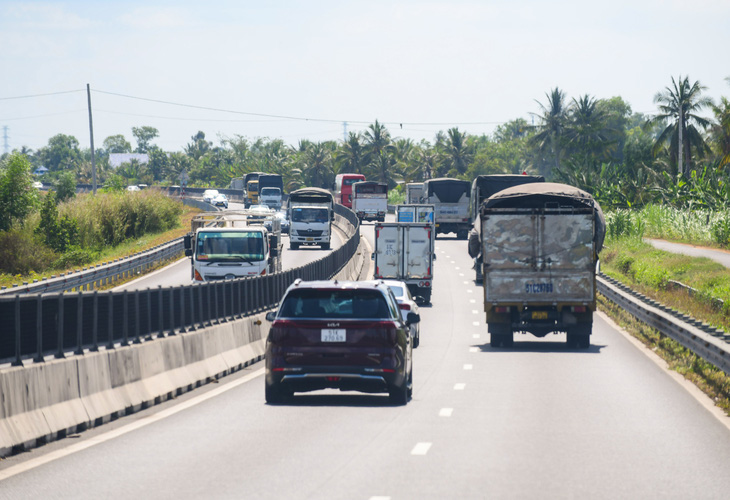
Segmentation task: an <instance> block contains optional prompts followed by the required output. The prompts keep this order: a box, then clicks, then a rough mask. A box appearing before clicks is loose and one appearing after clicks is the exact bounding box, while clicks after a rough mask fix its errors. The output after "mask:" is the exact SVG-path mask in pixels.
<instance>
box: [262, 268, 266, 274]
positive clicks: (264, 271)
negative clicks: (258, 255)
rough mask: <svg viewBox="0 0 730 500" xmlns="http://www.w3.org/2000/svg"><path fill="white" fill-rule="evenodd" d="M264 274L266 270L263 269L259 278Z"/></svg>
mask: <svg viewBox="0 0 730 500" xmlns="http://www.w3.org/2000/svg"><path fill="white" fill-rule="evenodd" d="M264 274H266V268H264V270H263V271H261V276H263V275H264Z"/></svg>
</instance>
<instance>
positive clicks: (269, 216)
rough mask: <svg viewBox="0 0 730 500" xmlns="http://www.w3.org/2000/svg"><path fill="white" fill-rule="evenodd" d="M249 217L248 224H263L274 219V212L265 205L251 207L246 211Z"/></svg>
mask: <svg viewBox="0 0 730 500" xmlns="http://www.w3.org/2000/svg"><path fill="white" fill-rule="evenodd" d="M246 211H247V212H249V213H250V214H251V215H250V216H249V218H248V221H249V225H250V224H263V223H264V221H266V220H273V219H274V217H273V216H274V211H273V210H271V209H270V208H269V207H267V206H266V205H251V206H250V207H248V209H247V210H246Z"/></svg>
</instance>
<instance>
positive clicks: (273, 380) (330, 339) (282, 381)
mask: <svg viewBox="0 0 730 500" xmlns="http://www.w3.org/2000/svg"><path fill="white" fill-rule="evenodd" d="M266 319H267V320H269V321H271V322H272V324H271V329H270V330H269V335H268V337H267V339H266V402H267V403H281V402H284V401H285V400H286V399H287V398H288V397H290V396H292V395H293V394H294V392H306V391H316V390H319V389H326V388H335V389H340V390H342V391H361V392H369V393H376V392H387V393H388V394H389V395H390V399H391V401H392V402H393V403H395V404H398V405H404V404H406V403H407V402H408V398H409V397H410V395H411V393H412V390H413V388H412V384H413V364H412V346H413V339H411V337H410V333H409V332H410V329H409V326H410V324H414V323H418V322H419V321H420V317H419V315H418V314H415V313H410V314H408V316H407V321H403V319H402V318H401V315H400V311H399V309H398V303H397V301H396V299H395V297H394V296H393V293H392V292H391V291H390V289H389V288H388V287H387V286H386V285H384V284H382V283H372V282H370V283H366V282H358V281H301V280H297V281H295V282H294V284H292V285H291V286H290V287H289V288H288V289H287V291H286V292H285V293H284V297H283V298H282V299H281V302H280V303H279V310H278V311H277V312H270V313H268V314H267V315H266Z"/></svg>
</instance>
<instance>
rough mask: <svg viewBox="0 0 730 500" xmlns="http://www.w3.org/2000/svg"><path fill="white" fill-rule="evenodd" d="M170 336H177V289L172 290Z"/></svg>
mask: <svg viewBox="0 0 730 500" xmlns="http://www.w3.org/2000/svg"><path fill="white" fill-rule="evenodd" d="M168 335H175V289H174V288H170V330H169V332H168Z"/></svg>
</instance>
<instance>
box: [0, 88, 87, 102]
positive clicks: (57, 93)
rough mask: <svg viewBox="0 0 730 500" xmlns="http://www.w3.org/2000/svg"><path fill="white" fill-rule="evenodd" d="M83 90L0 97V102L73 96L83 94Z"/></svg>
mask: <svg viewBox="0 0 730 500" xmlns="http://www.w3.org/2000/svg"><path fill="white" fill-rule="evenodd" d="M83 91H84V89H81V90H64V91H62V92H50V93H48V94H33V95H19V96H14V97H0V101H9V100H11V99H30V98H32V97H46V96H49V95H61V94H73V93H75V92H83Z"/></svg>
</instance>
